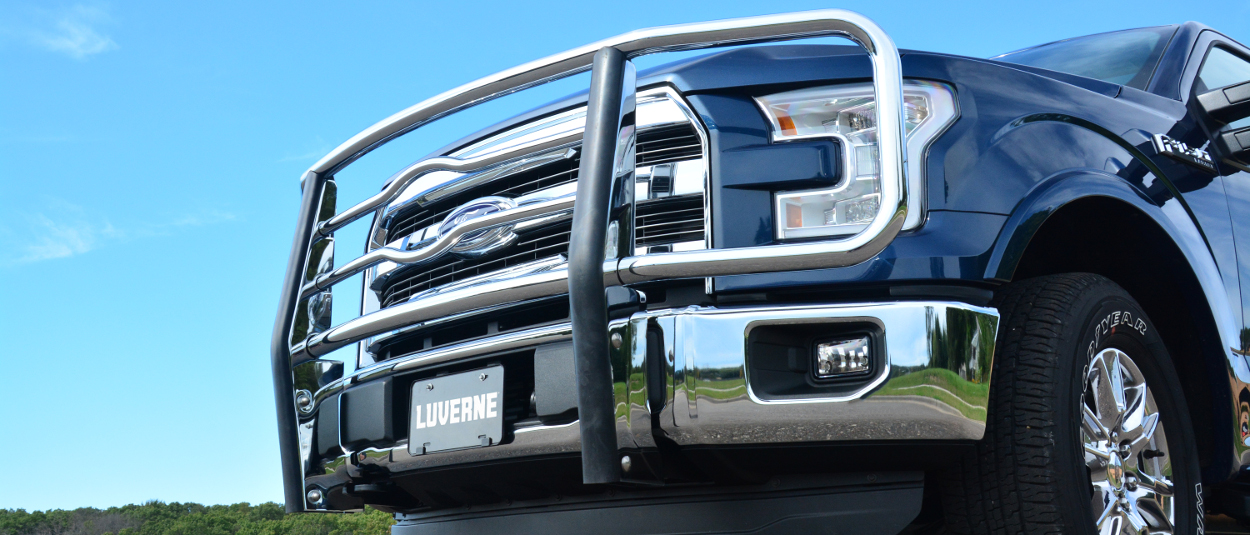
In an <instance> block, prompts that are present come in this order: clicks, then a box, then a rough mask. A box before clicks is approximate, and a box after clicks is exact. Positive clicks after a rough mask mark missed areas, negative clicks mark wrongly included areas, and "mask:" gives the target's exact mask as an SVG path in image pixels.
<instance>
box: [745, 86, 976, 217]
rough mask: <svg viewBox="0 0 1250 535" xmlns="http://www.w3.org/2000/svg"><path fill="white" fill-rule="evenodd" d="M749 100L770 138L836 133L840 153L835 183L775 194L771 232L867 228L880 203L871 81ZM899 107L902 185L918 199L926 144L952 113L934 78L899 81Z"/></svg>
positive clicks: (946, 91) (950, 100) (947, 92)
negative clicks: (903, 166)
mask: <svg viewBox="0 0 1250 535" xmlns="http://www.w3.org/2000/svg"><path fill="white" fill-rule="evenodd" d="M755 100H756V102H757V103H758V104H759V106H760V108H761V109H763V110H764V115H765V116H766V117H768V120H769V122H771V123H772V132H773V141H774V142H787V141H798V140H803V139H811V138H835V139H838V140H840V141H841V143H842V147H843V153H844V157H843V173H842V176H843V178H842V180H840V181H839V182H838V184H837V185H835V186H834V187H833V188H827V189H817V190H803V191H789V192H778V193H777V194H776V195H775V206H776V220H777V238H778V239H781V240H785V239H792V238H810V237H829V236H845V235H851V234H855V233H858V232H859V231H861V230H863V229H864V228H865V227H867V226H868V223H870V222H871V221H872V219H873V218H874V217H876V216H877V212H878V211H879V210H880V208H881V177H880V175H879V174H878V171H877V162H878V161H879V159H878V155H877V128H876V126H877V125H876V102H875V99H874V96H873V86H872V84H871V83H861V84H845V85H836V86H826V87H815V88H809V89H800V90H797V91H787V92H785V93H777V94H775V95H768V96H765V97H757V98H756V99H755ZM903 107H904V119H905V123H906V124H905V126H906V129H907V153H908V154H907V159H908V164H907V172H908V176H909V178H908V183H909V184H908V185H909V187H910V195H911V196H912V197H913V198H915V199H916V200H917V201H919V199H921V198H922V197H921V190H920V187H919V186H921V185H923V160H924V158H923V154H924V149H925V148H926V147H927V146H928V144H929V142H930V141H932V140H933V138H935V137H937V135H938V134H940V133H941V132H942V131H943V130H945V129H946V127H947V126H949V125H950V123H952V122H954V120H955V117H956V116H957V115H958V114H957V111H956V108H955V98H954V93H953V92H952V91H951V89H950V88H949V87H947V86H946V85H944V84H938V83H933V82H924V81H908V82H906V83H904V84H903ZM909 208H910V209H912V210H911V211H913V212H915V214H909V215H914V216H915V217H916V218H917V220H918V217H919V210H918V208H919V204H918V202H917V203H912V202H911V201H909ZM910 219H912V218H911V217H909V220H910Z"/></svg>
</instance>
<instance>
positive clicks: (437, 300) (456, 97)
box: [271, 10, 907, 512]
mask: <svg viewBox="0 0 1250 535" xmlns="http://www.w3.org/2000/svg"><path fill="white" fill-rule="evenodd" d="M823 36H839V37H845V38H847V39H850V40H851V41H854V42H855V43H857V44H858V45H860V46H861V47H863V48H864V49H865V50H866V51H867V52H868V55H869V57H870V58H871V61H872V66H873V79H874V92H875V96H876V102H877V106H876V111H875V113H876V115H877V117H876V119H877V125H878V126H877V128H878V149H879V157H880V162H879V167H878V168H879V169H880V173H881V210H880V211H879V212H878V213H877V215H876V217H875V218H874V219H873V220H872V222H871V223H870V224H869V225H868V226H867V228H865V229H864V230H863V231H861V232H860V233H859V234H856V235H854V236H851V237H849V238H845V239H839V240H829V241H821V242H808V243H800V244H780V245H771V246H764V247H752V248H734V249H707V250H699V251H684V252H672V253H658V254H650V255H645V256H630V257H622V258H619V259H615V260H613V261H612V263H605V262H604V259H603V251H604V236H605V233H606V231H607V226H608V212H609V209H610V206H609V203H610V197H611V195H610V192H611V189H612V183H613V180H614V179H615V178H616V177H617V175H618V173H619V172H620V171H621V169H622V167H623V166H626V165H627V166H628V167H629V168H630V169H632V162H625V159H627V158H628V159H631V160H632V155H633V154H632V139H633V124H632V119H633V109H634V95H635V81H634V68H633V65H632V63H631V62H630V59H631V58H636V57H639V56H643V55H647V54H652V53H656V52H668V51H681V50H697V49H704V48H713V47H719V46H728V45H742V44H752V43H764V42H774V41H786V40H794V39H802V38H811V37H823ZM587 70H591V71H592V74H591V88H590V100H589V105H588V109H587V123H586V128H585V131H584V136H583V140H582V151H583V157H582V160H581V169H580V173H579V180H578V183H579V185H578V188H577V189H578V190H579V193H580V194H579V195H577V196H576V200H575V201H574V200H573V199H571V198H564V199H559V198H558V199H552V200H550V201H547V202H546V203H543V204H544V206H542V207H538V206H536V205H528V206H524V207H518V208H517V209H514V210H506V211H502V212H496V213H495V214H491V215H489V216H486V217H482V218H479V219H478V220H473V221H471V222H470V223H471V228H470V227H468V226H465V227H457V228H456V229H455V232H452V233H450V234H448V235H446V236H444V237H440V239H439V240H437V242H436V243H435V244H433V245H432V246H433V247H437V248H438V251H444V250H446V249H449V248H451V247H454V246H455V245H456V244H457V243H458V242H459V241H460V240H461V239H464V237H465V236H468V235H470V234H472V233H473V231H477V230H482V229H487V228H492V227H498V226H502V225H506V224H510V223H516V222H519V221H523V220H526V219H529V218H530V217H543V216H546V215H550V214H551V213H552V212H557V211H567V210H568V209H569V205H570V204H572V205H573V206H572V208H573V213H574V215H573V217H574V225H573V234H572V238H571V244H570V254H569V261H568V268H567V272H568V274H567V275H564V274H563V273H560V272H553V271H545V272H542V273H539V274H537V278H535V279H534V280H518V281H514V282H512V283H511V284H499V283H495V284H487V285H486V286H496V287H493V288H482V289H476V290H473V291H469V292H457V291H451V292H446V293H440V294H437V295H435V296H433V297H432V298H431V299H429V300H428V301H429V302H423V301H415V302H408V303H405V304H403V305H398V306H395V307H391V308H387V309H384V310H380V311H378V312H375V313H372V314H368V315H365V316H362V317H360V318H357V319H355V320H351V321H348V322H347V323H345V324H343V325H341V326H337V327H331V326H330V325H329V324H328V323H329V314H328V308H329V300H330V294H329V292H328V291H325V290H324V289H326V288H328V287H330V286H332V285H333V284H334V283H336V282H340V281H341V280H343V279H344V278H346V277H347V276H350V275H351V274H353V273H356V272H359V271H361V270H364V269H367V268H368V267H370V266H372V265H374V264H376V263H378V262H381V261H384V260H386V261H395V262H403V261H407V260H412V259H414V258H420V257H423V256H424V255H426V254H437V252H438V251H433V252H431V251H427V250H425V249H422V250H419V251H411V252H409V251H397V250H393V249H386V250H376V251H373V252H371V253H369V254H366V255H365V256H363V257H361V258H358V259H355V260H352V261H349V262H348V263H347V264H346V265H344V266H343V267H341V268H339V269H338V270H335V269H333V267H332V266H333V260H332V258H333V256H332V255H333V237H332V234H333V232H334V230H336V229H339V228H341V227H342V226H344V225H346V224H348V223H351V222H352V221H355V220H357V219H359V218H361V217H363V216H365V215H368V214H373V213H375V212H377V211H378V210H381V209H385V206H386V204H387V203H388V202H389V201H391V200H392V199H393V198H394V197H395V196H396V195H397V194H398V193H399V192H400V191H402V189H403V187H404V186H405V185H407V184H408V183H410V182H411V181H413V180H415V179H416V178H417V177H419V176H421V175H422V174H424V173H427V172H430V171H434V170H455V171H461V172H466V171H480V170H487V169H491V168H494V167H497V166H502V165H508V164H510V163H515V162H517V161H519V160H520V159H522V158H524V157H526V156H527V155H530V154H533V153H534V152H535V150H551V149H558V148H560V147H565V146H572V145H575V144H576V143H577V141H578V140H577V139H576V138H560V139H554V140H548V141H547V142H545V143H544V146H543V147H538V148H537V149H536V148H535V147H532V146H531V147H527V150H526V151H524V154H522V153H520V151H516V152H500V153H497V154H488V155H483V156H478V157H473V158H464V159H458V158H453V157H437V158H431V159H427V160H425V161H422V162H417V163H416V164H413V165H412V166H409V167H408V168H406V169H405V170H403V171H401V172H400V173H398V174H397V175H396V176H395V177H393V179H392V180H391V182H390V183H389V184H388V185H387V187H386V188H384V190H383V191H382V192H380V193H379V194H377V195H374V196H373V197H371V198H369V199H367V200H365V201H364V202H361V203H359V204H357V205H355V206H352V207H351V208H348V209H346V210H344V211H343V212H340V213H337V214H336V213H335V208H334V206H335V196H336V191H337V189H336V187H335V185H334V181H333V177H334V175H335V173H337V172H338V171H340V170H342V169H343V168H344V167H346V166H347V165H349V164H351V163H352V162H353V161H355V160H356V159H358V158H360V157H361V156H364V155H365V154H367V153H369V152H370V151H372V150H373V149H375V148H377V147H379V146H381V145H383V144H385V143H387V142H388V141H390V140H392V139H395V138H396V137H398V136H401V135H403V134H405V133H408V132H411V131H413V130H415V129H417V128H419V127H421V126H423V125H425V124H427V123H429V122H431V121H434V120H436V119H439V118H441V117H444V116H447V115H450V114H452V113H456V112H458V111H461V110H464V109H466V108H469V107H472V106H476V105H478V104H482V103H485V102H488V101H490V100H493V99H495V98H499V97H501V96H504V95H508V94H511V93H514V92H517V91H521V90H524V89H527V88H531V87H534V86H537V85H540V84H543V83H546V82H550V81H554V80H558V79H561V78H565V77H568V76H571V75H574V74H578V73H581V72H585V71H587ZM901 70H902V69H901V65H900V58H899V54H898V50H897V49H896V48H895V46H894V43H893V41H892V40H891V39H890V38H889V36H888V35H886V33H885V32H884V31H882V30H881V28H880V27H878V26H877V25H876V24H875V23H873V22H872V21H871V20H869V19H868V18H867V17H864V16H862V15H859V14H857V13H853V12H849V11H843V10H819V11H808V12H800V13H789V14H779V15H768V16H761V17H751V18H741V19H728V20H721V21H713V22H703V23H695V24H681V25H674V26H662V27H657V28H650V29H644V30H637V31H633V32H629V33H625V34H622V35H619V36H616V37H613V38H609V39H605V40H603V41H599V42H596V43H591V44H589V45H585V46H582V47H579V48H575V49H572V50H569V51H566V52H563V53H560V54H555V55H553V56H549V57H546V58H543V59H540V60H537V61H533V62H530V63H527V64H524V65H521V66H518V67H515V68H512V69H509V70H505V71H502V72H500V73H497V74H494V75H491V76H487V77H485V78H482V79H480V80H477V81H475V82H471V83H469V84H466V85H463V86H461V87H458V88H456V89H453V90H451V91H448V92H445V93H443V94H440V95H438V96H435V97H433V98H430V99H428V100H426V101H424V102H421V103H419V104H417V105H415V106H412V107H410V108H408V109H406V110H403V111H401V112H399V113H397V114H395V115H392V116H391V117H388V118H386V119H385V120H383V121H381V122H379V123H377V124H375V125H373V126H371V127H369V128H368V129H366V130H365V131H363V132H361V133H359V134H357V135H355V136H353V137H352V138H351V139H349V140H347V141H346V142H345V143H343V144H342V145H340V146H339V147H338V148H336V149H335V150H334V151H332V152H331V153H330V154H328V155H326V156H325V157H323V158H322V159H321V160H320V161H318V162H317V163H316V164H315V165H313V166H312V167H311V168H310V169H308V171H306V172H305V173H304V175H303V176H302V177H301V178H300V181H301V183H302V188H303V195H302V200H301V205H300V211H299V218H298V221H297V224H296V231H295V238H294V243H293V245H292V248H291V253H290V258H289V260H288V263H287V271H286V277H285V281H284V283H283V287H282V294H281V299H280V302H279V310H278V317H277V321H276V322H275V325H274V332H273V338H272V343H271V359H272V362H271V364H272V371H273V377H274V394H275V398H276V403H277V410H278V428H279V447H280V449H281V452H282V474H283V487H284V491H285V498H286V504H287V505H286V507H287V510H288V511H292V512H295V511H302V510H304V508H305V505H304V503H305V502H304V496H303V475H304V471H305V462H306V461H307V459H305V458H304V456H305V454H303V453H302V451H303V448H301V444H300V442H301V437H302V436H306V432H307V431H308V430H307V429H305V430H304V431H305V432H303V433H302V432H301V428H303V427H307V426H310V425H311V423H310V422H309V423H302V422H301V416H304V417H306V416H308V411H309V410H310V409H311V408H310V406H309V405H308V403H309V400H310V399H311V396H309V395H308V391H309V390H315V389H316V387H317V386H318V385H324V384H325V382H328V381H330V380H333V379H334V378H336V377H337V376H341V373H342V367H341V365H339V366H338V367H336V366H335V363H333V362H331V361H324V360H316V359H317V356H318V355H324V354H326V353H328V352H329V351H332V350H333V349H336V348H339V347H343V346H346V345H349V344H351V343H355V342H357V341H360V340H363V339H365V338H367V337H369V336H373V335H376V334H380V333H383V332H386V331H388V330H392V329H395V328H396V327H397V326H401V325H404V324H410V323H413V322H415V321H423V320H425V319H431V318H435V317H439V316H442V315H448V314H454V313H458V312H464V311H469V310H473V309H477V308H484V307H486V306H489V305H492V304H498V303H500V302H507V301H513V300H515V301H519V300H523V299H530V298H532V297H533V296H535V295H540V294H541V295H552V294H555V293H559V292H558V287H559V286H562V285H563V284H564V283H565V279H566V277H567V283H568V293H569V297H570V301H571V307H572V313H571V315H572V323H573V338H574V344H575V357H574V362H575V367H576V370H577V375H578V398H579V407H578V409H579V413H578V414H579V418H580V422H581V423H580V429H581V437H582V448H581V449H582V464H583V478H584V482H586V483H607V482H613V481H617V480H618V479H619V472H618V468H617V466H616V454H617V444H616V436H615V427H614V425H615V424H614V420H613V406H612V403H613V401H612V392H611V385H612V377H611V369H610V367H609V362H608V339H607V336H608V334H607V333H608V330H607V327H608V326H607V315H606V311H605V309H604V287H605V282H606V283H608V284H632V283H637V282H643V281H650V280H662V279H678V278H699V277H712V276H721V275H733V274H743V273H760V272H772V271H793V270H806V269H819V268H833V267H843V266H850V265H854V264H858V263H860V262H863V261H866V260H868V259H870V258H872V257H873V256H876V255H877V254H878V253H879V252H881V250H883V249H884V248H885V247H886V246H887V245H888V244H889V243H890V242H891V241H892V240H893V239H894V237H895V236H896V235H897V234H898V232H899V230H900V229H901V228H902V226H903V222H904V219H905V218H906V212H907V203H906V195H907V192H906V189H905V188H906V183H907V182H906V176H905V173H906V161H905V159H906V150H905V147H906V144H905V142H906V140H905V130H904V127H903V119H904V113H903V93H902V72H901ZM626 171H628V170H626ZM548 205H549V206H548ZM504 286H511V287H504ZM335 370H337V371H335Z"/></svg>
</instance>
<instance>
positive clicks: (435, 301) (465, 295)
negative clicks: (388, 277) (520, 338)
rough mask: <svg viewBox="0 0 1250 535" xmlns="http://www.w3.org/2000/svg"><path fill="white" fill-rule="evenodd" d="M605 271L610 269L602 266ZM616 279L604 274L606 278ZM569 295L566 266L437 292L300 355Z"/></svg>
mask: <svg viewBox="0 0 1250 535" xmlns="http://www.w3.org/2000/svg"><path fill="white" fill-rule="evenodd" d="M604 267H605V269H607V268H608V267H609V266H608V265H607V264H605V266H604ZM608 277H611V278H612V279H615V278H616V277H615V275H612V274H607V273H605V278H608ZM567 292H568V269H567V267H566V265H565V264H563V263H561V264H559V265H558V266H553V267H551V268H549V270H546V271H538V272H532V273H527V274H525V275H521V276H519V277H515V278H510V279H489V280H485V281H483V282H482V283H481V284H477V285H474V286H469V287H465V288H457V289H454V290H451V291H445V292H437V293H434V294H433V295H429V296H427V297H425V298H423V299H420V300H418V301H408V302H405V303H401V304H398V305H395V306H392V307H389V308H384V309H382V310H379V311H377V312H374V313H372V314H368V315H365V316H361V317H358V318H355V319H352V320H348V321H346V322H344V323H341V324H339V325H336V326H334V327H331V328H330V329H329V330H327V331H325V332H323V333H321V334H320V335H317V336H314V337H312V338H310V339H309V341H308V343H307V345H305V346H304V348H303V351H304V352H306V353H307V354H308V355H309V356H319V355H325V354H327V353H329V352H331V351H334V350H335V349H338V348H341V347H344V346H346V345H349V344H353V343H356V342H359V341H360V340H364V339H365V338H368V337H370V336H374V335H377V334H382V333H385V332H387V331H392V330H395V329H398V328H401V327H405V326H407V325H411V324H413V323H418V322H422V321H427V320H431V319H436V318H440V317H443V316H447V315H451V314H456V313H461V312H466V311H477V310H482V309H487V308H490V307H493V306H496V305H499V304H500V303H516V302H521V301H528V300H531V299H538V298H542V297H550V296H553V295H560V294H563V293H567Z"/></svg>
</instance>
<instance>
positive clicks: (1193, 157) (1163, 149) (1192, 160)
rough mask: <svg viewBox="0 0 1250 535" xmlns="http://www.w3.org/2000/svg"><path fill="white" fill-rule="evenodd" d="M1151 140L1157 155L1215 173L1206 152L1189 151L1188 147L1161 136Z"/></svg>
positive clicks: (1155, 136) (1199, 150)
mask: <svg viewBox="0 0 1250 535" xmlns="http://www.w3.org/2000/svg"><path fill="white" fill-rule="evenodd" d="M1151 139H1152V140H1153V141H1154V146H1155V151H1157V152H1158V153H1159V154H1162V155H1164V156H1167V157H1169V158H1172V159H1174V160H1180V161H1181V162H1184V163H1187V164H1189V165H1192V166H1194V167H1198V168H1201V169H1203V170H1206V171H1210V172H1212V173H1214V172H1216V171H1215V162H1213V161H1211V155H1210V154H1207V151H1205V150H1202V149H1191V148H1189V145H1186V144H1184V143H1181V142H1180V141H1177V140H1175V139H1172V138H1170V137H1168V136H1165V135H1163V134H1155V135H1154V137H1153V138H1151Z"/></svg>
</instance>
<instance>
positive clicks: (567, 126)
mask: <svg viewBox="0 0 1250 535" xmlns="http://www.w3.org/2000/svg"><path fill="white" fill-rule="evenodd" d="M685 108H686V106H685V103H684V102H682V101H681V97H680V96H678V94H677V92H676V91H675V90H673V89H672V88H670V87H667V86H661V87H657V88H653V89H648V90H646V91H641V92H639V93H638V110H637V114H638V129H639V131H642V130H643V129H645V128H651V127H658V126H668V125H674V124H682V122H683V121H690V122H692V123H694V121H693V120H691V119H690V117H691V114H690V113H689V111H688V110H686V109H685ZM695 124H697V123H695ZM585 129H586V106H585V105H581V106H578V107H576V108H573V109H570V110H565V111H563V112H560V113H557V114H555V115H549V116H546V117H544V118H540V119H536V120H534V121H533V122H529V123H525V124H521V125H518V126H515V127H513V128H510V129H508V130H504V131H502V132H499V133H496V134H494V135H491V136H489V137H487V138H485V139H483V140H481V141H478V142H475V143H473V144H471V145H469V146H467V147H465V148H463V149H459V150H456V151H454V152H451V153H450V154H448V155H447V156H449V157H456V158H464V157H467V156H472V155H475V154H479V153H483V152H490V153H495V152H498V151H503V150H507V151H508V152H515V151H517V150H528V147H532V146H534V145H533V144H534V143H535V141H536V140H541V139H550V138H553V137H559V136H567V135H573V134H575V133H582V132H584V131H585ZM498 145H502V147H500V146H498ZM579 145H580V144H579ZM575 150H576V149H566V150H565V151H563V152H561V151H559V150H555V151H549V152H545V153H539V154H534V155H532V156H530V157H526V158H523V159H521V160H518V161H516V162H514V163H511V164H505V165H503V166H500V167H495V168H492V169H490V170H488V171H482V172H477V173H470V174H463V173H456V172H453V171H435V172H432V173H429V174H427V175H424V176H422V177H421V178H419V179H417V180H416V181H413V182H412V183H411V184H410V185H409V186H408V187H406V188H404V190H403V191H401V192H400V193H399V194H398V195H396V197H395V199H394V200H393V201H391V203H390V204H388V205H387V207H386V212H387V213H388V214H390V213H392V212H394V211H395V210H396V209H398V208H399V207H401V206H404V205H406V204H408V203H410V202H416V203H418V204H420V205H426V204H429V203H431V202H434V201H437V200H439V199H442V198H444V197H446V196H448V195H453V194H455V193H457V192H459V191H463V190H464V189H466V188H469V187H472V186H475V185H478V184H481V183H484V182H489V181H492V180H496V179H500V178H503V177H506V176H509V175H511V174H514V173H518V172H522V171H526V170H528V169H532V168H534V167H538V166H541V165H545V164H547V163H551V162H553V161H557V160H560V159H565V158H571V157H572V156H573V154H575V152H572V151H575Z"/></svg>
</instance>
